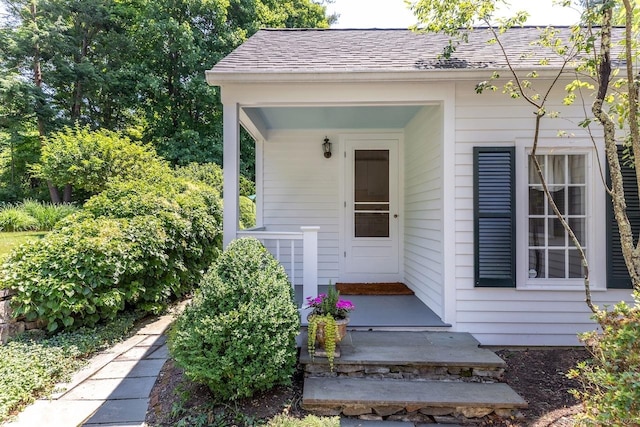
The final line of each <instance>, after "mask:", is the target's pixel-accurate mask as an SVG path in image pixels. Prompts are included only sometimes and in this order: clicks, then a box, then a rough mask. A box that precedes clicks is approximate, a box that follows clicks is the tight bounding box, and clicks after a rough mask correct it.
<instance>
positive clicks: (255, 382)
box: [169, 238, 300, 400]
mask: <svg viewBox="0 0 640 427" xmlns="http://www.w3.org/2000/svg"><path fill="white" fill-rule="evenodd" d="M299 327H300V320H299V315H298V311H297V309H296V305H295V303H294V302H293V290H292V288H291V285H290V284H289V281H288V279H287V276H286V273H285V271H284V269H283V267H282V266H281V265H280V264H279V263H278V261H276V260H275V259H274V258H273V256H271V254H270V253H269V252H268V251H267V250H266V249H265V248H264V246H262V244H261V243H260V242H258V241H257V240H256V239H253V238H243V239H239V240H235V241H233V242H231V243H230V244H229V246H228V248H227V249H226V250H225V252H224V253H223V254H222V255H221V256H220V258H219V260H218V262H217V264H216V265H215V266H214V267H213V268H212V269H211V271H210V272H209V273H207V275H206V276H205V277H204V278H203V280H202V282H201V288H200V292H199V293H198V294H197V295H196V296H195V297H194V300H193V303H192V305H191V306H189V307H187V309H186V310H185V311H184V312H183V314H182V315H181V316H180V317H178V319H177V320H176V322H175V324H174V327H173V328H172V329H171V333H170V336H169V348H170V351H171V353H172V355H173V357H174V358H175V360H176V362H177V363H178V365H180V366H182V367H183V368H184V370H185V374H186V375H187V376H188V377H189V378H191V379H192V380H194V381H196V382H200V383H203V384H205V385H207V386H208V387H209V388H210V389H211V391H212V392H213V393H214V394H215V396H216V397H217V398H218V399H220V400H227V399H237V398H241V397H248V396H252V395H253V394H254V393H256V392H258V391H261V390H267V389H269V388H271V387H273V386H275V385H277V384H286V383H288V382H289V381H290V380H291V376H292V374H293V372H294V368H295V363H296V353H297V352H296V343H295V337H296V335H297V334H298V332H299Z"/></svg>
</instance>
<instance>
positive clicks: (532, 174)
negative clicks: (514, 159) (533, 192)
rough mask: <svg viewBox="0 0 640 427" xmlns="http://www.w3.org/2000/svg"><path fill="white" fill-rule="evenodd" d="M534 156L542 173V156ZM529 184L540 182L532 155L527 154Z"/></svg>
mask: <svg viewBox="0 0 640 427" xmlns="http://www.w3.org/2000/svg"><path fill="white" fill-rule="evenodd" d="M536 157H537V158H538V163H540V168H541V169H542V173H543V174H544V156H536ZM529 184H541V182H540V177H539V176H538V171H537V170H536V164H535V163H534V162H533V156H529Z"/></svg>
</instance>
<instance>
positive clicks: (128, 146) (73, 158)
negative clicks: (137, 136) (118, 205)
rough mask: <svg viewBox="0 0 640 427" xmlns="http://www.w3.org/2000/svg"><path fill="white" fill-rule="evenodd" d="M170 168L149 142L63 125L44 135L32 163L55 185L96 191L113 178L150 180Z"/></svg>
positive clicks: (45, 178)
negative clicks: (44, 138)
mask: <svg viewBox="0 0 640 427" xmlns="http://www.w3.org/2000/svg"><path fill="white" fill-rule="evenodd" d="M169 171H170V168H169V166H168V164H167V163H166V161H164V160H163V159H162V158H161V157H160V156H158V154H157V153H156V151H155V149H154V148H153V147H152V146H151V145H140V144H137V143H135V142H133V141H131V140H130V139H129V138H127V137H126V136H123V135H121V134H118V133H116V132H112V131H110V130H106V129H99V130H91V129H90V128H89V126H80V125H76V126H74V127H70V126H66V127H65V128H63V129H62V130H60V131H58V132H54V133H52V134H51V135H49V137H47V140H46V143H45V144H44V145H43V146H42V154H41V157H40V162H39V163H37V164H35V165H33V173H34V175H35V176H37V177H38V178H41V179H43V180H47V181H50V182H52V183H53V184H54V185H56V186H64V185H67V184H70V185H72V186H73V188H74V189H76V190H78V189H79V190H83V191H85V192H88V193H90V194H97V193H99V192H100V191H102V190H104V189H105V188H106V187H107V185H108V184H109V183H110V182H112V181H113V180H120V181H122V180H137V179H151V177H155V176H158V175H162V174H165V173H167V172H169Z"/></svg>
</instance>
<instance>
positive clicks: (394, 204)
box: [344, 139, 399, 282]
mask: <svg viewBox="0 0 640 427" xmlns="http://www.w3.org/2000/svg"><path fill="white" fill-rule="evenodd" d="M345 160H346V162H345V166H346V168H345V169H346V170H345V174H346V175H345V185H346V186H345V199H346V200H345V233H344V237H345V245H344V247H345V254H344V258H345V260H344V261H345V263H344V272H345V273H346V274H347V277H346V279H350V280H359V281H372V282H375V281H382V280H387V279H388V278H389V277H388V275H393V274H398V273H399V267H398V266H399V260H398V247H399V244H398V228H399V227H398V224H399V220H398V140H397V139H384V140H380V139H378V140H375V139H374V140H364V139H351V140H350V139H347V140H346V156H345ZM376 275H377V276H376ZM385 276H387V277H385Z"/></svg>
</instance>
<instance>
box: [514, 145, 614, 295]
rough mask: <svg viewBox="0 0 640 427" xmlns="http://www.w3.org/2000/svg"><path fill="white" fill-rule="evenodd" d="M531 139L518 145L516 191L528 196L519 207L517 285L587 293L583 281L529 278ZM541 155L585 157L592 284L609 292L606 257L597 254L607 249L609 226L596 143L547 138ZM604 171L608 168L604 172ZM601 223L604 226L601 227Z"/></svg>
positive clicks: (517, 208)
mask: <svg viewBox="0 0 640 427" xmlns="http://www.w3.org/2000/svg"><path fill="white" fill-rule="evenodd" d="M531 149H532V147H531V142H530V140H526V141H521V142H516V162H517V164H518V165H519V166H520V167H518V168H517V169H516V189H517V191H518V193H520V194H523V195H526V196H524V197H522V198H521V199H520V200H521V202H520V203H518V204H517V206H516V218H517V219H516V277H517V280H516V283H517V289H522V290H545V291H547V290H556V291H567V290H569V291H575V290H579V291H583V290H584V280H583V279H581V278H567V279H530V278H529V274H528V272H529V253H528V252H529V197H528V194H529V161H528V160H529V159H528V156H529V154H530V153H531ZM537 154H547V155H553V154H559V155H568V154H573V155H576V154H578V155H585V156H586V159H585V174H586V181H585V184H586V187H587V188H586V192H585V197H586V206H585V208H586V216H585V219H586V221H587V226H586V233H587V234H586V235H587V243H588V245H587V248H588V249H587V261H588V263H589V272H590V285H591V288H592V290H606V283H605V282H606V281H605V278H606V257H605V256H603V254H601V255H600V256H596V254H595V252H597V251H600V250H601V248H604V247H605V236H606V230H605V229H606V227H605V226H604V225H605V224H604V220H605V218H606V212H605V197H604V196H605V191H604V189H603V187H602V186H603V184H602V181H601V180H600V172H599V171H598V165H597V163H596V162H597V159H598V157H599V158H600V159H604V157H603V156H602V155H600V156H596V152H595V149H594V147H593V144H592V143H591V142H589V141H568V140H561V139H555V138H554V139H548V140H547V139H545V140H541V141H539V144H538V149H537ZM603 171H604V169H603ZM597 224H600V225H601V226H600V227H598V226H597Z"/></svg>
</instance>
